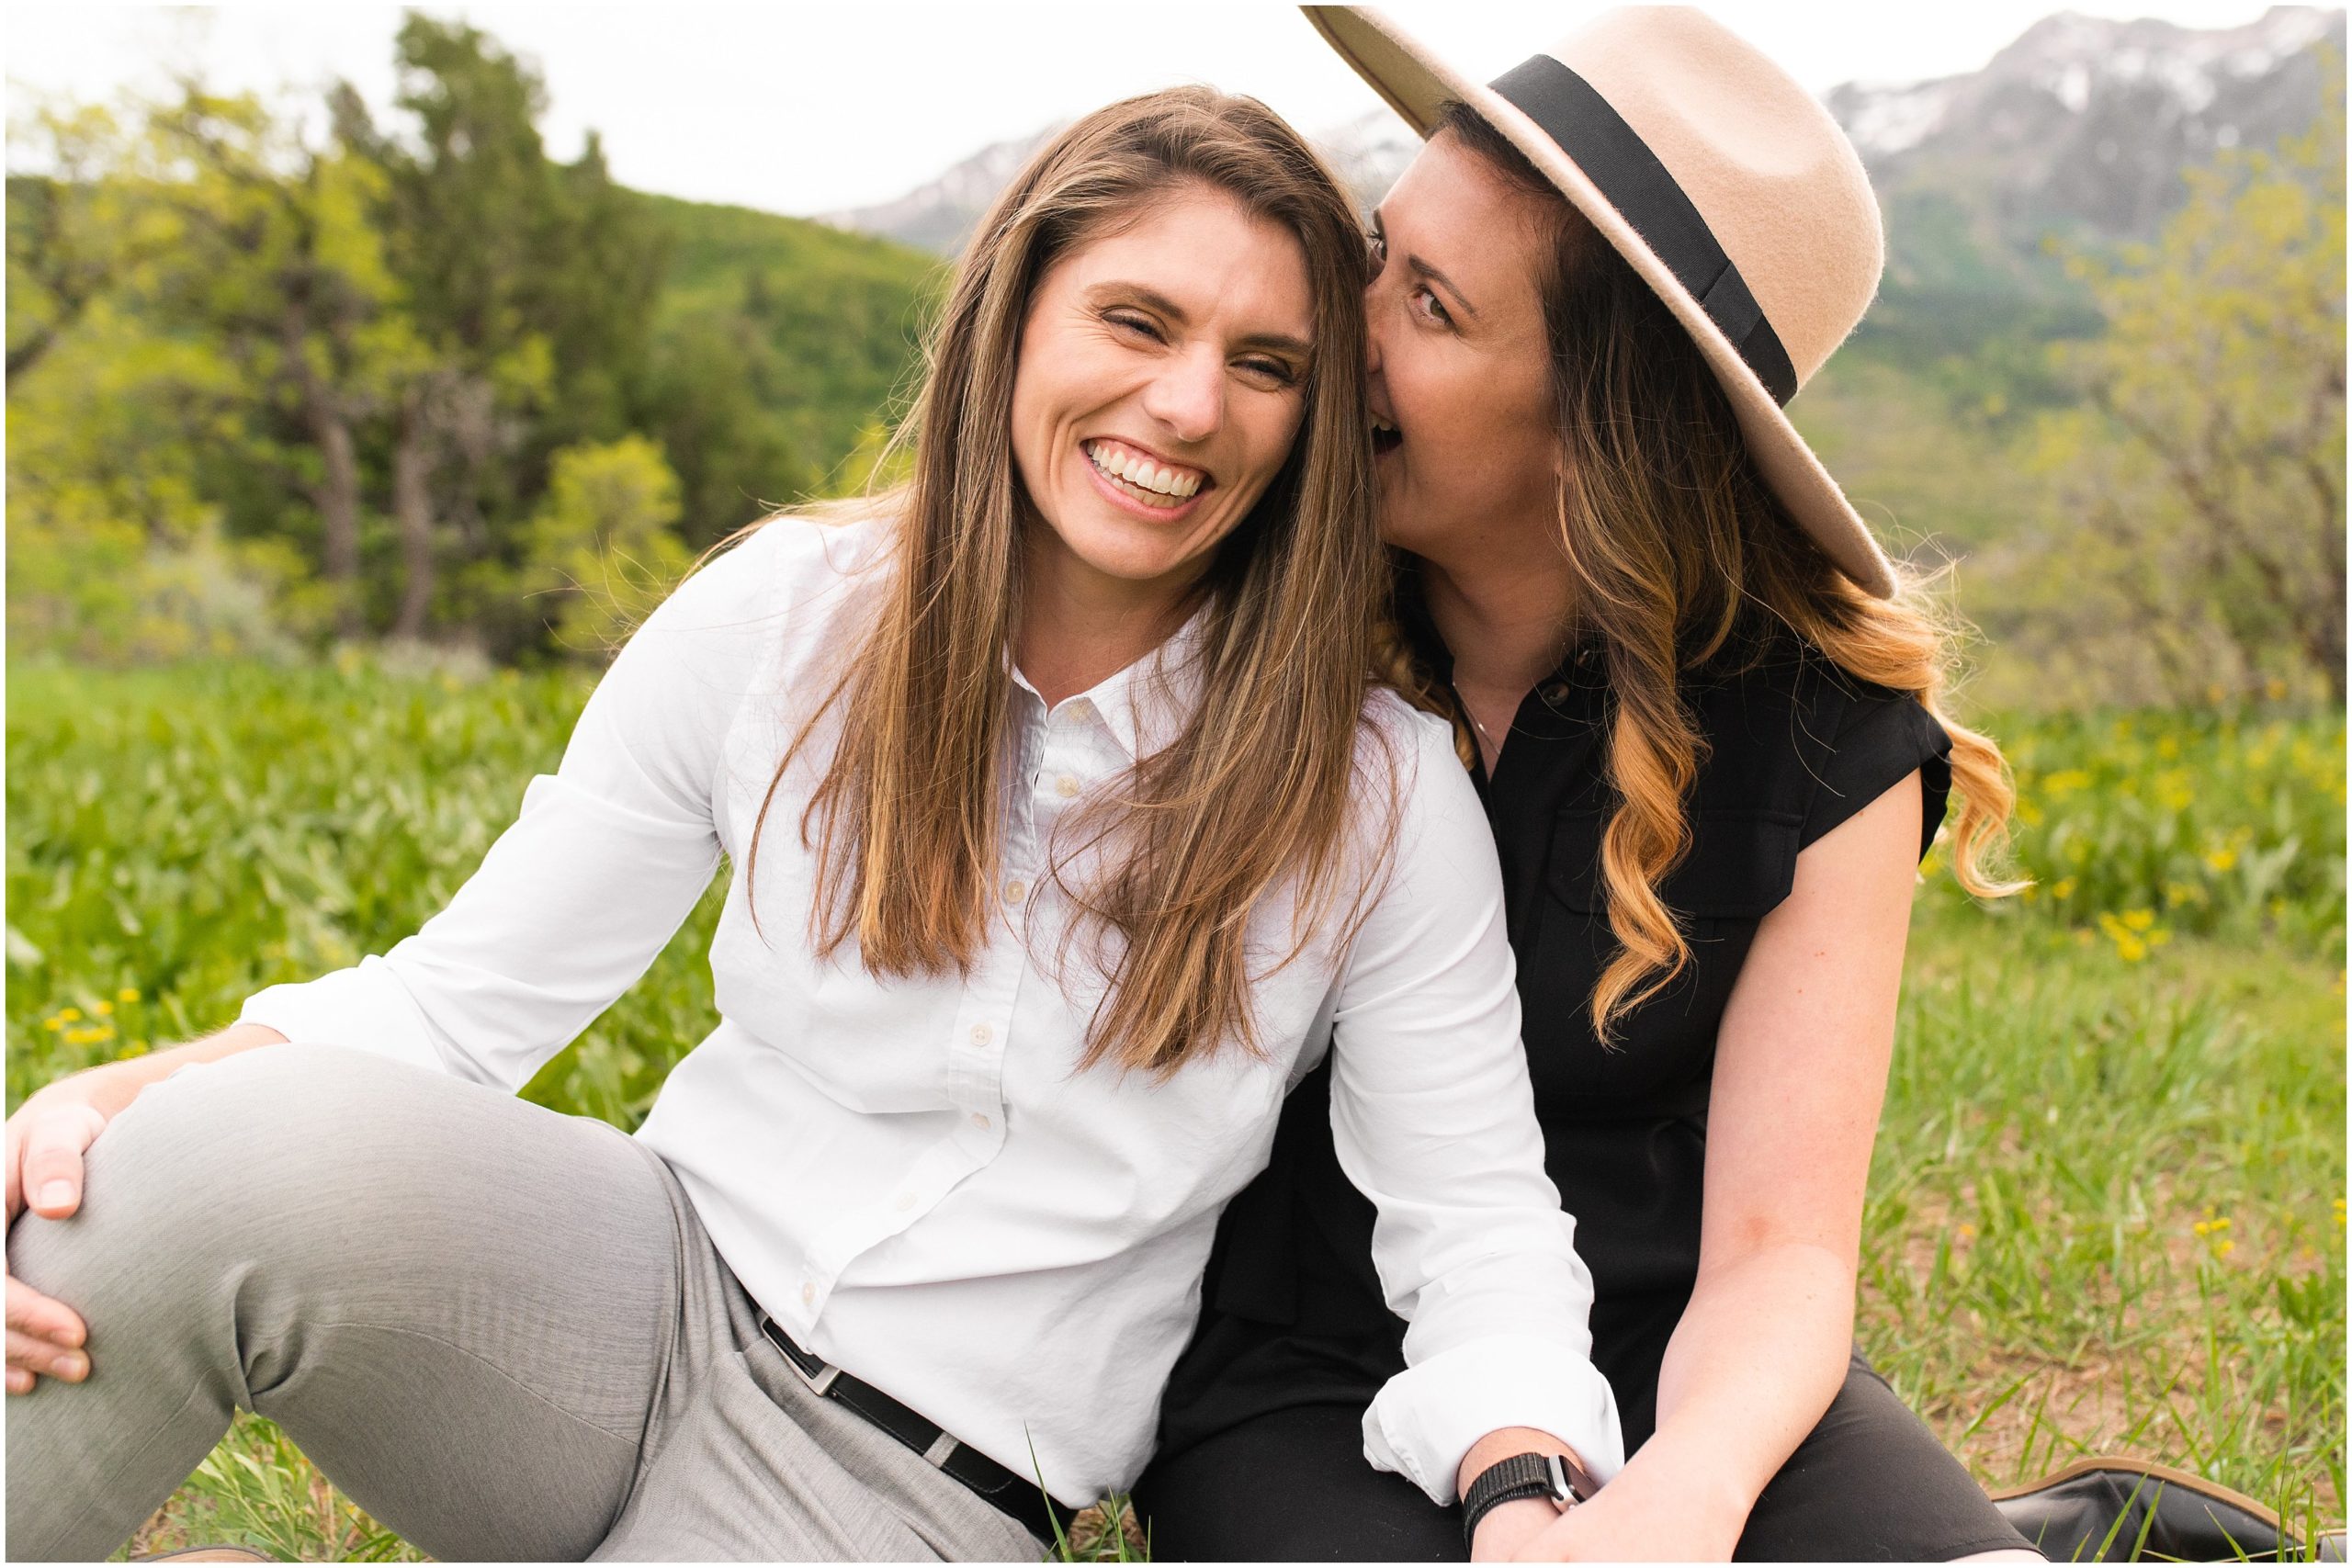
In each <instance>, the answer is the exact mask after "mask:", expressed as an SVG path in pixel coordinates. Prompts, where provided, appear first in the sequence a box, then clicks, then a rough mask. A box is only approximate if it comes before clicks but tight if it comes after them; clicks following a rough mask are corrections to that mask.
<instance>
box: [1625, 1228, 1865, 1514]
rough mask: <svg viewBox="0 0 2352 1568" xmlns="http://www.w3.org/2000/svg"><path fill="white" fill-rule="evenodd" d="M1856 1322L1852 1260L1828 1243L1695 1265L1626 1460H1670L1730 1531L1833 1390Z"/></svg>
mask: <svg viewBox="0 0 2352 1568" xmlns="http://www.w3.org/2000/svg"><path fill="white" fill-rule="evenodd" d="M1853 1333H1854V1269H1853V1266H1852V1264H1851V1263H1850V1262H1849V1261H1848V1260H1847V1259H1846V1258H1841V1257H1839V1256H1838V1255H1837V1254H1836V1253H1833V1252H1831V1251H1830V1250H1829V1249H1827V1248H1826V1247H1819V1246H1815V1245H1811V1244H1804V1243H1782V1244H1779V1245H1773V1246H1767V1247H1759V1248H1758V1249H1757V1250H1756V1251H1754V1252H1750V1253H1748V1254H1747V1255H1745V1256H1744V1257H1741V1258H1736V1259H1733V1260H1731V1261H1728V1262H1726V1263H1724V1265H1722V1266H1721V1267H1718V1268H1713V1269H1702V1271H1701V1274H1700V1277H1699V1283H1698V1286H1697V1288H1696V1289H1695V1290H1693V1291H1692V1292H1691V1303H1690V1305H1689V1306H1688V1307H1687V1308H1686V1309H1684V1312H1683V1314H1682V1319H1681V1322H1680V1323H1679V1325H1677V1326H1676V1328H1675V1330H1674V1337H1673V1338H1672V1339H1671V1340H1669V1341H1668V1345H1667V1350H1666V1359H1665V1361H1664V1363H1663V1365H1662V1366H1661V1368H1660V1370H1659V1373H1658V1387H1657V1430H1656V1432H1655V1434H1654V1435H1653V1436H1652V1437H1651V1438H1650V1440H1649V1441H1648V1442H1647V1443H1645V1444H1644V1445H1643V1447H1642V1448H1641V1450H1639V1451H1638V1452H1637V1453H1635V1454H1634V1457H1633V1458H1632V1459H1631V1460H1630V1461H1627V1466H1626V1468H1627V1469H1628V1470H1631V1469H1633V1468H1634V1466H1637V1465H1638V1466H1642V1467H1644V1468H1645V1470H1647V1469H1658V1468H1667V1469H1671V1470H1672V1471H1673V1472H1674V1473H1675V1474H1676V1476H1677V1477H1678V1479H1679V1482H1680V1483H1681V1484H1682V1485H1683V1486H1684V1487H1685V1488H1687V1489H1688V1494H1689V1495H1691V1498H1692V1500H1693V1502H1694V1503H1695V1504H1696V1505H1697V1506H1700V1507H1701V1508H1702V1510H1703V1511H1705V1512H1706V1513H1707V1514H1708V1515H1709V1516H1710V1517H1714V1518H1716V1519H1719V1520H1721V1521H1724V1522H1725V1523H1727V1524H1728V1525H1729V1527H1730V1528H1731V1529H1732V1532H1733V1535H1734V1537H1735V1539H1736V1534H1737V1530H1738V1528H1739V1527H1740V1526H1742V1525H1744V1524H1745V1523H1746V1521H1747V1514H1748V1510H1749V1509H1751V1508H1752V1507H1754V1506H1755V1503H1756V1498H1757V1495H1758V1493H1760V1492H1762V1491H1763V1489H1764V1487H1765V1484H1766V1483H1769V1482H1770V1480H1771V1479H1772V1477H1773V1476H1774V1475H1776V1474H1778V1473H1779V1472H1780V1469H1781V1465H1782V1464H1784V1463H1786V1462H1787V1461H1788V1457H1789V1455H1790V1454H1792V1453H1793V1452H1794V1451H1796V1447H1797V1445H1798V1444H1799V1443H1800V1442H1802V1441H1804V1438H1805V1435H1806V1434H1807V1433H1808V1432H1810V1431H1812V1430H1813V1428H1814V1427H1815V1424H1816V1423H1818V1422H1819V1421H1820V1419H1821V1416H1822V1413H1823V1412H1824V1411H1826V1410H1827V1409H1828V1408H1829V1402H1830V1401H1831V1400H1832V1399H1834V1398H1836V1397H1837V1393H1838V1387H1839V1386H1840V1384H1841V1383H1842V1382H1844V1379H1845V1371H1846V1364H1847V1360H1848V1358H1849V1354H1850V1351H1851V1348H1852V1344H1853Z"/></svg>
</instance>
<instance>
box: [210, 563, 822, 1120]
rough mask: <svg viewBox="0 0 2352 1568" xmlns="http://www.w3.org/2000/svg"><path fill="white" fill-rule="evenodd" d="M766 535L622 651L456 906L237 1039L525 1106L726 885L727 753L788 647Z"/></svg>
mask: <svg viewBox="0 0 2352 1568" xmlns="http://www.w3.org/2000/svg"><path fill="white" fill-rule="evenodd" d="M774 532H775V525H770V527H768V528H765V529H762V530H761V531H760V532H758V533H755V534H753V535H752V536H751V537H750V538H748V539H747V540H745V541H743V542H742V543H741V544H740V545H738V546H737V547H734V548H733V549H730V550H729V551H727V552H726V553H724V554H722V555H720V556H718V557H717V558H714V559H713V560H711V561H710V562H708V563H707V564H706V565H705V566H704V567H703V568H702V570H699V571H697V572H696V573H695V575H694V576H692V577H691V578H689V579H687V580H686V581H685V582H684V583H683V584H681V585H680V586H679V588H678V589H677V590H676V591H675V592H673V593H672V594H671V595H670V597H669V598H668V599H667V600H665V601H664V602H663V603H662V604H661V606H660V607H659V608H657V609H656V610H655V611H654V612H653V613H652V615H650V616H648V617H647V618H646V620H645V623H644V624H643V625H642V626H639V628H638V630H637V632H636V633H635V635H634V636H632V637H630V638H629V640H628V643H627V644H626V645H625V646H624V647H623V649H621V652H620V654H619V655H618V657H616V659H615V660H614V661H613V664H612V666H611V668H610V669H608V670H607V671H605V675H604V678H603V679H602V680H601V681H599V682H597V685H596V689H595V690H594V692H593V693H592V694H590V696H589V699H588V703H587V705H586V706H585V708H583V709H582V713H581V716H580V718H579V721H578V722H577V724H575V725H574V727H573V728H572V732H571V740H570V742H569V743H568V744H567V746H566V747H565V749H564V754H563V760H562V761H561V763H560V765H559V767H558V769H557V771H556V772H555V773H543V774H540V775H538V776H537V777H536V778H534V779H532V780H531V781H530V783H529V784H528V785H527V786H526V788H525V790H524V792H523V799H522V808H521V811H520V814H519V815H518V816H517V817H516V818H515V822H514V823H513V825H512V826H510V827H509V828H507V829H506V830H505V831H504V832H503V833H502V834H501V835H500V836H499V838H498V840H497V841H496V842H495V843H493V844H492V846H491V849H490V852H489V853H488V855H486V856H485V857H484V858H483V860H482V863H481V866H480V867H479V868H478V869H477V870H476V871H475V872H474V874H472V875H471V876H470V877H469V878H468V879H467V880H466V882H465V884H464V886H461V887H460V888H459V889H458V892H457V894H456V896H455V897H452V898H451V899H450V901H449V903H448V906H447V908H444V909H442V910H441V912H440V913H438V914H436V915H435V916H434V917H433V918H432V919H428V920H426V921H425V922H424V926H423V927H422V928H421V929H419V930H418V931H416V933H415V934H414V935H413V936H410V937H407V938H405V939H403V940H402V941H401V942H398V943H396V944H395V945H394V946H393V947H392V948H391V949H390V951H389V952H387V953H383V954H381V955H380V956H379V955H370V956H368V957H366V958H363V959H361V960H360V961H359V963H357V964H354V965H353V966H351V967H350V968H347V969H340V970H336V971H334V973H332V974H328V975H323V976H320V977H319V978H317V979H314V980H309V981H304V982H300V983H298V984H290V985H281V986H272V987H268V988H267V989H266V990H262V991H259V992H256V993H255V994H254V996H253V997H251V998H248V999H247V1000H246V1002H245V1004H244V1006H243V1009H242V1010H241V1011H240V1012H239V1014H238V1021H239V1022H241V1023H260V1024H266V1025H268V1026H269V1027H270V1028H272V1029H275V1030H277V1031H278V1032H280V1033H282V1034H284V1035H285V1036H286V1037H287V1038H288V1040H289V1041H297V1042H300V1041H323V1042H331V1043H338V1044H344V1045H349V1046H354V1047H356V1048H358V1049H360V1050H365V1051H371V1052H375V1053H377V1054H379V1055H387V1056H392V1057H396V1058H399V1059H401V1060H402V1061H407V1062H412V1063H414V1064H415V1065H417V1066H424V1067H430V1068H433V1069H434V1070H435V1071H439V1072H447V1073H450V1074H453V1075H455V1076H456V1077H462V1078H467V1079H469V1080H471V1081H473V1082H477V1083H483V1084H490V1085H493V1086H496V1087H498V1088H502V1089H510V1090H512V1089H520V1088H521V1087H522V1086H523V1085H524V1084H525V1083H526V1082H528V1081H529V1079H530V1077H531V1075H532V1074H533V1073H534V1072H536V1071H537V1069H538V1068H539V1066H541V1065H542V1064H544V1063H545V1062H546V1061H547V1060H548V1058H549V1057H551V1056H553V1055H555V1054H556V1053H557V1052H558V1051H560V1050H561V1049H562V1048H563V1047H564V1046H565V1045H567V1044H569V1043H571V1041H572V1040H573V1039H574V1038H575V1037H577V1036H578V1035H579V1033H580V1032H581V1031H582V1030H583V1029H585V1028H586V1027H587V1026H588V1025H589V1024H590V1023H592V1022H594V1021H595V1019H596V1017H597V1015H598V1014H600V1013H602V1012H603V1011H604V1010H605V1009H606V1008H607V1007H610V1006H611V1005H612V1004H613V1002H614V1001H615V1000H616V999H617V998H619V997H620V996H621V995H622V993H624V992H625V991H627V990H628V987H630V986H632V985H634V984H635V983H636V982H637V980H638V979H639V976H642V975H643V974H644V973H645V971H646V970H647V968H648V967H650V965H651V964H652V962H653V960H654V958H655V957H656V956H658V955H659V954H660V953H661V951H662V948H663V946H664V945H666V944H667V943H668V942H669V940H670V938H671V937H672V936H673V935H674V934H675V933H676V931H677V930H678V928H679V927H680V926H681V925H683V924H684V922H685V919H686V917H687V916H688V915H690V914H691V913H693V911H694V908H695V904H696V902H697V901H698V900H699V899H700V898H701V897H702V894H703V891H704V889H705V888H707V886H709V884H710V879H711V875H712V874H713V873H714V872H715V871H716V870H717V869H718V863H719V858H720V853H721V842H720V835H719V829H718V822H717V820H716V812H717V807H716V806H715V804H714V803H715V801H716V799H717V798H718V789H717V780H718V770H719V764H720V757H721V754H722V750H723V747H724V743H725V739H726V733H727V730H728V728H729V724H730V722H731V721H732V718H733V716H734V715H735V713H736V712H737V711H738V709H739V708H740V707H741V705H742V703H743V701H744V699H745V697H746V695H747V694H748V692H749V691H750V688H751V686H752V683H753V682H754V681H755V679H756V671H757V668H758V664H759V655H760V651H761V649H762V647H763V638H765V637H772V636H773V635H774V634H775V606H774V602H773V600H772V598H771V596H770V595H769V594H768V593H767V592H765V590H766V589H767V587H768V585H769V583H770V581H771V578H772V573H773V565H774V559H773V558H774V554H775V550H774V547H773V544H772V543H771V541H770V539H769V538H768V536H769V535H771V534H773V533H774Z"/></svg>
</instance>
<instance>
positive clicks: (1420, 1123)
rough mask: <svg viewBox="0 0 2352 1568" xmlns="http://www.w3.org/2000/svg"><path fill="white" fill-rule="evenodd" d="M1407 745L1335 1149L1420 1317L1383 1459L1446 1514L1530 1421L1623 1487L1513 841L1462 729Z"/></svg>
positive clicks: (1336, 1051) (1346, 1021)
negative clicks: (1522, 934) (1529, 1028)
mask: <svg viewBox="0 0 2352 1568" xmlns="http://www.w3.org/2000/svg"><path fill="white" fill-rule="evenodd" d="M1392 733H1393V734H1395V735H1396V738H1397V742H1398V745H1397V750H1399V751H1400V752H1403V753H1406V755H1405V756H1403V757H1402V758H1401V759H1400V760H1401V761H1403V762H1404V764H1405V766H1404V773H1405V775H1406V776H1405V781H1404V787H1402V788H1401V789H1400V792H1399V795H1400V800H1399V807H1398V816H1397V822H1396V837H1395V861H1394V869H1393V873H1392V874H1391V876H1390V877H1389V879H1388V881H1387V883H1386V885H1385V888H1384V889H1383V891H1382V893H1381V895H1380V897H1379V898H1378V900H1377V902H1376V903H1375V904H1374V906H1373V908H1372V909H1371V910H1370V912H1369V914H1368V915H1367V917H1366V919H1364V922H1363V926H1362V928H1361V929H1360V930H1359V931H1358V932H1357V935H1356V939H1355V942H1354V944H1353V946H1352V948H1351V953H1350V956H1349V960H1348V964H1347V967H1346V970H1345V973H1344V975H1343V976H1342V979H1341V983H1340V1002H1339V1007H1338V1009H1337V1010H1336V1011H1335V1013H1334V1015H1333V1035H1332V1071H1331V1130H1332V1134H1333V1142H1334V1145H1335V1146H1336V1148H1337V1151H1338V1154H1339V1158H1340V1167H1341V1168H1342V1169H1344V1170H1345V1171H1346V1172H1347V1175H1348V1178H1349V1179H1350V1180H1351V1181H1353V1182H1354V1183H1355V1185H1356V1186H1357V1187H1358V1188H1360V1189H1361V1190H1363V1193H1364V1194H1365V1196H1367V1197H1368V1198H1370V1199H1371V1200H1372V1201H1373V1202H1374V1205H1375V1207H1376V1208H1377V1211H1378V1218H1377V1220H1376V1221H1375V1223H1374V1229H1373V1262H1374V1266H1375V1267H1376V1268H1377V1269H1378V1270H1379V1273H1380V1279H1381V1283H1382V1287H1383V1289H1384V1291H1385V1294H1386V1296H1387V1300H1388V1304H1389V1306H1390V1308H1391V1309H1392V1310H1394V1311H1395V1312H1396V1313H1397V1314H1398V1315H1399V1316H1401V1317H1403V1318H1405V1319H1407V1320H1408V1328H1407V1330H1406V1334H1405V1360H1406V1370H1405V1371H1402V1372H1400V1373H1398V1374H1397V1376H1396V1377H1394V1378H1392V1379H1390V1380H1389V1382H1387V1384H1386V1385H1385V1387H1384V1388H1382V1390H1381V1391H1380V1393H1379V1395H1378V1397H1376V1398H1375V1399H1374V1401H1373V1403H1372V1405H1371V1407H1370V1408H1369V1409H1368V1410H1367V1411H1366V1412H1365V1413H1364V1421H1363V1432H1364V1454H1365V1457H1366V1458H1367V1459H1368V1460H1370V1461H1372V1463H1373V1465H1374V1467H1375V1468H1377V1469H1381V1470H1387V1471H1394V1472H1397V1473H1399V1474H1401V1475H1403V1476H1404V1477H1405V1478H1406V1479H1408V1480H1409V1481H1411V1482H1412V1483H1414V1484H1415V1485H1417V1486H1419V1488H1420V1489H1421V1490H1422V1491H1423V1492H1424V1493H1426V1494H1428V1495H1429V1497H1430V1500H1431V1501H1432V1502H1435V1503H1438V1504H1441V1505H1442V1504H1448V1503H1451V1502H1453V1500H1454V1482H1455V1476H1456V1472H1457V1471H1458V1470H1459V1469H1460V1467H1461V1463H1462V1461H1463V1458H1464V1456H1465V1455H1466V1454H1467V1453H1468V1452H1469V1451H1470V1449H1471V1448H1472V1447H1473V1446H1474V1445H1475V1444H1476V1442H1477V1440H1478V1439H1479V1438H1482V1437H1484V1436H1485V1435H1486V1434H1487V1433H1488V1432H1491V1431H1495V1430H1498V1429H1499V1428H1501V1427H1533V1428H1536V1429H1537V1430H1540V1431H1544V1432H1549V1433H1551V1434H1553V1435H1554V1436H1555V1437H1557V1438H1560V1439H1561V1440H1562V1441H1564V1442H1566V1444H1567V1445H1568V1446H1569V1447H1571V1448H1573V1449H1574V1450H1576V1452H1577V1455H1578V1456H1579V1458H1580V1459H1581V1460H1582V1461H1583V1462H1584V1464H1585V1466H1586V1468H1587V1469H1589V1471H1591V1472H1592V1473H1593V1474H1594V1475H1595V1476H1596V1477H1598V1478H1600V1479H1602V1480H1606V1479H1608V1477H1610V1476H1611V1475H1613V1474H1614V1473H1615V1472H1616V1471H1617V1470H1618V1468H1619V1467H1620V1465H1621V1464H1622V1463H1623V1438H1622V1436H1621V1435H1620V1432H1619V1428H1618V1421H1617V1405H1616V1400H1615V1398H1614V1396H1613V1395H1612V1394H1611V1392H1610V1388H1609V1383H1608V1381H1607V1380H1606V1379H1605V1378H1603V1377H1602V1376H1601V1375H1600V1372H1599V1371H1597V1370H1596V1369H1595V1368H1594V1366H1593V1364H1592V1360H1591V1350H1592V1337H1591V1331H1590V1327H1589V1314H1590V1310H1591V1306H1592V1279H1591V1275H1590V1274H1589V1272H1588V1270H1587V1269H1586V1268H1585V1266H1584V1263H1583V1261H1582V1259H1580V1258H1578V1257H1577V1252H1576V1246H1575V1235H1576V1223H1575V1221H1574V1220H1573V1219H1572V1218H1571V1217H1570V1216H1568V1215H1567V1214H1566V1213H1562V1212H1561V1208H1560V1197H1559V1192H1558V1190H1557V1189H1555V1187H1554V1186H1553V1184H1552V1181H1551V1179H1550V1178H1549V1177H1547V1176H1546V1175H1545V1174H1544V1136H1543V1132H1542V1129H1541V1128H1540V1127H1539V1126H1538V1124H1537V1122H1536V1119H1535V1105H1534V1096H1533V1093H1532V1089H1531V1088H1530V1085H1529V1081H1528V1074H1527V1057H1526V1053H1525V1051H1524V1049H1523V1048H1522V1046H1521V1043H1520V1030H1519V998H1518V994H1517V991H1516V990H1515V988H1514V987H1513V984H1512V970H1511V954H1510V942H1509V941H1508V939H1507V937H1506V934H1505V929H1504V923H1503V908H1502V886H1501V878H1500V874H1499V872H1498V869H1497V863H1496V858H1495V850H1494V841H1493V839H1492V837H1491V835H1490V834H1489V831H1488V829H1487V823H1486V818H1485V816H1484V814H1483V813H1482V812H1481V811H1480V809H1479V807H1478V803H1477V798H1476V794H1475V793H1474V791H1473V790H1472V788H1471V785H1470V783H1469V780H1468V779H1467V778H1466V777H1465V776H1464V773H1463V772H1462V769H1461V766H1460V764H1459V763H1458V762H1456V761H1454V760H1453V751H1452V748H1451V744H1450V738H1448V737H1446V736H1445V735H1444V734H1443V733H1442V728H1439V727H1436V726H1433V725H1427V724H1424V723H1422V722H1421V721H1420V720H1419V719H1418V718H1415V719H1412V720H1400V721H1396V722H1395V723H1394V724H1393V725H1392ZM1408 734H1409V736H1410V737H1411V739H1407V736H1408Z"/></svg>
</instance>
